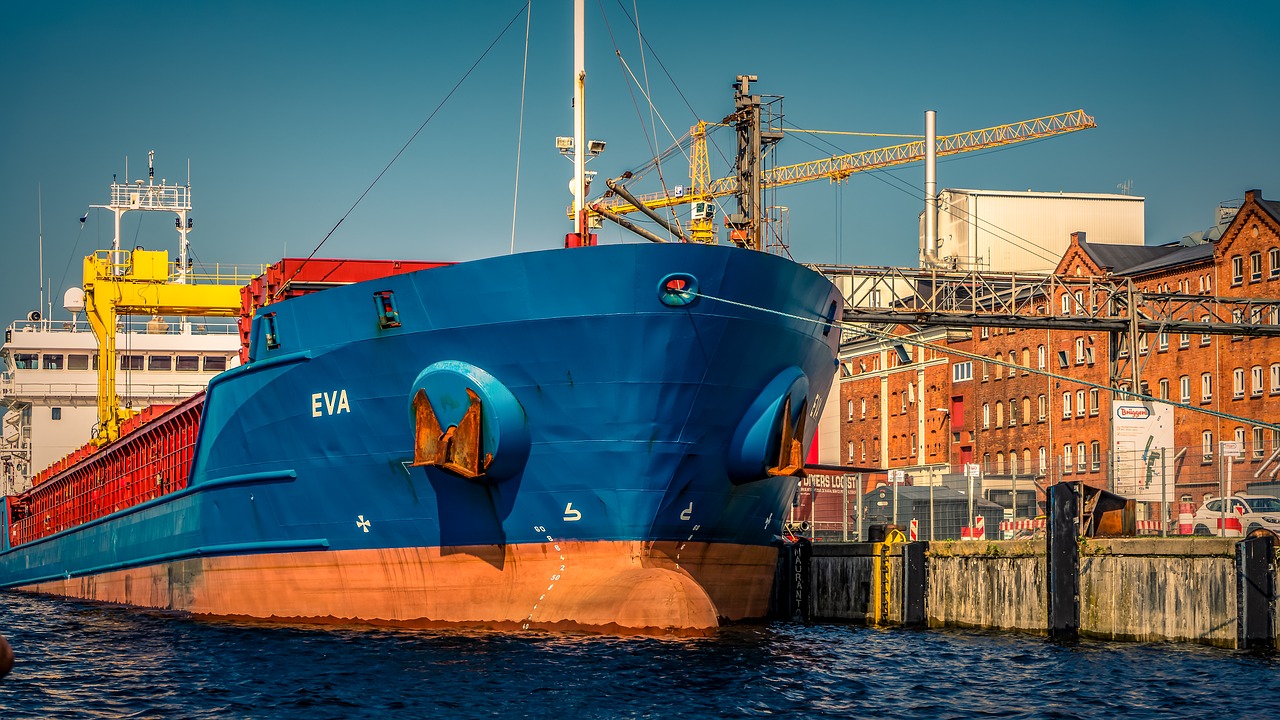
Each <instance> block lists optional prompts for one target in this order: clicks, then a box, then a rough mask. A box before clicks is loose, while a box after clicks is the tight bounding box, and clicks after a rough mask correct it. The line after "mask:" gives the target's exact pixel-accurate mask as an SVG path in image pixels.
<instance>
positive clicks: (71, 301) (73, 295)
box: [62, 287, 84, 313]
mask: <svg viewBox="0 0 1280 720" xmlns="http://www.w3.org/2000/svg"><path fill="white" fill-rule="evenodd" d="M62 309H64V310H66V311H67V312H71V313H78V312H84V290H82V289H81V288H78V287H72V288H67V291H66V292H65V293H63V294H62Z"/></svg>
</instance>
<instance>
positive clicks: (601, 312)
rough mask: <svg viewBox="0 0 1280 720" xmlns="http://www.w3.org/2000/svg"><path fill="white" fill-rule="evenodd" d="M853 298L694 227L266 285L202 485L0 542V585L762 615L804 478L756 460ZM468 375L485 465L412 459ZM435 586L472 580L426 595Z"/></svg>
mask: <svg viewBox="0 0 1280 720" xmlns="http://www.w3.org/2000/svg"><path fill="white" fill-rule="evenodd" d="M673 275H674V277H676V278H677V279H678V280H679V282H677V283H676V284H674V285H670V286H666V285H663V283H664V282H669V281H670V280H671V278H672V277H673ZM664 287H666V288H667V289H666V290H665V291H664V289H663V288H664ZM673 288H674V289H673ZM681 288H683V289H684V291H681ZM695 288H696V292H689V291H690V290H694V289H695ZM839 305H840V298H839V294H838V291H837V289H836V288H835V287H834V286H833V285H831V283H830V282H828V281H827V280H826V279H825V278H823V277H822V276H821V275H819V274H817V273H815V272H813V271H810V270H808V269H806V268H804V267H802V266H800V265H797V264H795V263H792V262H789V261H786V260H783V259H780V258H777V257H773V256H769V255H766V254H763V253H758V252H752V251H745V250H739V249H734V248H727V247H715V246H701V245H685V244H671V245H613V246H601V247H591V248H582V249H573V250H555V251H547V252H538V253H528V254H522V255H511V256H504V257H498V258H492V259H488V260H481V261H475V262H469V263H462V264H458V265H453V266H448V267H442V268H436V269H431V270H425V271H420V272H416V273H411V274H406V275H397V276H391V277H387V278H384V279H380V280H375V281H370V282H365V283H359V284H355V285H349V286H344V287H337V288H333V289H328V290H325V291H323V292H319V293H315V294H312V295H307V296H304V297H300V298H295V299H292V300H288V301H284V302H280V303H276V304H273V305H269V306H267V307H265V308H263V309H261V310H259V312H258V315H257V317H256V318H255V320H254V328H253V333H252V339H251V344H250V357H251V361H250V362H249V363H248V364H246V365H244V366H242V367H239V368H236V369H233V370H230V371H228V372H226V373H223V374H222V375H220V376H218V377H217V378H215V379H214V381H213V382H212V383H211V384H210V386H209V389H208V393H207V397H206V400H205V407H204V412H203V418H202V421H201V427H200V431H199V433H200V434H199V438H198V440H197V444H196V451H195V458H194V464H193V470H192V474H191V478H190V482H189V484H188V487H187V488H186V489H184V490H182V491H179V492H177V493H174V494H172V495H168V496H165V497H162V498H160V499H158V500H155V501H152V502H149V503H146V504H144V505H140V506H137V507H134V508H131V509H129V510H126V511H123V512H120V513H116V514H114V515H110V516H108V517H105V518H102V519H100V520H97V521H94V522H92V523H88V524H86V525H83V526H80V527H78V528H74V529H72V530H69V531H65V532H63V533H59V534H58V535H54V536H51V537H49V538H45V539H42V540H39V541H36V542H34V543H29V544H27V545H22V546H18V547H15V548H11V549H8V550H7V551H5V552H4V553H2V554H0V585H3V586H5V587H18V588H24V589H30V590H36V591H40V592H53V593H58V594H65V595H70V596H75V597H85V598H90V599H97V600H106V601H111V602H127V603H132V604H138V605H151V606H157V607H166V608H171V609H177V610H186V611H190V612H196V613H204V614H209V615H227V616H251V617H284V618H297V619H325V618H333V619H338V620H342V621H347V620H354V621H361V622H375V623H390V624H435V623H465V624H481V625H490V626H495V627H507V626H512V625H518V626H523V627H528V626H547V627H559V626H564V627H570V626H572V627H585V628H606V629H613V630H617V629H622V630H636V631H646V630H652V629H653V628H655V627H656V628H661V629H666V630H670V629H673V628H674V629H677V630H678V629H682V628H684V629H690V630H694V631H701V630H705V629H706V628H705V627H703V626H706V625H708V623H710V624H711V625H714V623H715V622H717V621H718V620H719V619H725V618H728V619H739V618H742V617H752V616H759V615H762V614H763V613H764V611H765V605H764V603H765V602H766V598H767V593H768V589H769V588H768V584H769V583H770V582H771V578H772V572H773V568H772V558H773V556H774V551H773V548H772V547H771V544H772V542H773V541H774V538H775V536H776V535H778V534H779V533H780V531H781V523H782V520H783V516H784V513H785V510H786V508H787V507H788V506H789V503H790V500H791V497H792V494H793V492H794V490H795V478H794V477H790V476H786V475H780V476H772V475H770V474H769V473H768V471H767V469H768V467H770V466H771V465H773V464H775V461H777V460H778V453H779V451H780V448H781V447H783V444H784V443H785V442H786V439H785V438H784V437H782V436H783V435H784V434H785V433H786V432H788V431H789V430H790V429H792V428H794V429H797V430H798V429H801V428H803V427H804V426H805V422H804V420H802V417H804V418H807V419H808V427H809V428H810V429H809V431H808V432H809V433H811V432H812V428H814V427H815V426H816V418H817V417H818V416H819V414H820V411H821V407H822V404H823V401H824V400H825V397H826V394H827V392H828V390H829V388H830V385H831V382H832V379H833V377H834V371H835V356H836V349H837V342H838V339H839V330H838V329H834V330H833V329H832V325H831V321H832V320H836V319H838V310H836V308H838V307H839ZM467 390H470V391H472V395H473V396H476V397H478V398H479V400H478V401H477V404H478V405H480V406H482V408H483V409H482V411H480V414H481V416H482V422H481V423H480V425H479V428H480V435H481V441H480V445H479V446H480V449H481V450H480V452H481V455H482V458H481V460H480V466H481V467H480V472H479V474H478V476H477V477H475V478H469V479H468V478H466V477H463V476H460V475H459V473H457V472H455V471H453V470H452V469H450V468H449V467H447V466H444V465H442V464H441V463H432V462H431V461H430V460H426V461H425V464H422V462H421V461H423V458H422V457H421V451H419V453H418V455H419V457H418V458H417V460H418V461H420V462H419V464H415V444H416V443H419V441H418V440H416V439H415V438H416V437H418V436H417V435H416V434H415V433H417V432H418V431H417V429H416V424H415V423H421V415H415V405H414V397H415V395H418V394H420V395H421V396H422V397H423V398H425V399H426V401H427V403H428V404H429V405H430V406H431V411H432V413H433V414H434V415H435V416H437V417H438V419H439V421H440V424H441V427H453V426H457V425H459V424H462V422H463V418H464V416H465V414H466V410H467V408H468V404H467V403H468V395H467V394H466V391H467ZM419 391H421V392H420V393H419ZM788 412H790V415H788V414H787V413H788ZM784 426H791V427H790V428H786V427H784ZM805 434H806V435H807V433H805ZM800 439H801V440H802V441H807V440H808V437H804V436H801V438H800ZM802 452H803V449H802ZM544 572H546V573H550V574H549V575H543V574H542V573H544ZM575 573H576V574H575ZM406 576H408V577H407V578H406ZM548 578H552V579H551V580H550V583H549V584H550V585H551V587H550V588H547V589H541V586H542V585H543V583H544V582H547V579H548ZM477 583H480V584H482V585H484V587H479V588H477V587H475V585H476V584H477ZM557 583H559V587H560V588H561V590H560V591H558V592H559V595H560V599H559V600H556V599H555V598H552V600H547V599H546V598H547V596H548V595H556V594H557V591H556V590H555V588H556V586H557ZM574 583H578V584H577V585H575V584H574ZM256 584H265V585H266V586H267V587H270V588H272V590H271V591H270V592H266V593H258V592H257V591H255V590H253V589H251V588H253V587H254V586H255V585H256ZM317 585H327V587H317ZM140 586H144V587H140ZM446 592H447V593H452V594H453V595H455V596H457V597H460V598H462V599H463V602H461V603H458V602H445V603H444V605H441V604H440V602H441V601H440V600H439V598H435V599H433V598H431V597H429V596H430V595H432V594H433V593H435V594H439V593H446ZM530 593H537V594H539V595H542V596H543V597H541V598H539V597H537V595H530ZM259 594H261V597H259ZM227 595H239V596H240V597H238V598H232V597H224V596H227ZM420 596H424V597H420ZM553 600H554V601H555V602H553ZM459 604H461V605H463V606H465V609H459V607H457V606H458V605H459ZM654 605H662V606H667V605H669V606H671V607H672V609H670V610H669V611H667V610H663V611H661V612H658V611H655V610H654V609H653V608H651V607H649V606H654ZM700 605H701V606H703V607H699V606H700ZM445 606H448V607H445ZM531 606H532V608H533V609H532V610H530V607H531ZM640 606H644V607H643V608H642V607H640ZM526 611H528V612H526ZM655 612H656V613H657V614H656V615H655ZM663 613H666V614H665V615H664V614H663ZM708 618H709V620H708ZM694 626H698V627H694Z"/></svg>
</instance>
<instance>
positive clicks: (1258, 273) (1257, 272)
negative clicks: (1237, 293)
mask: <svg viewBox="0 0 1280 720" xmlns="http://www.w3.org/2000/svg"><path fill="white" fill-rule="evenodd" d="M1260 280H1262V253H1260V252H1251V253H1249V281H1250V282H1258V281H1260Z"/></svg>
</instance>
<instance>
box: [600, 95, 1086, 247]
mask: <svg viewBox="0 0 1280 720" xmlns="http://www.w3.org/2000/svg"><path fill="white" fill-rule="evenodd" d="M755 79H756V78H755V77H754V76H740V77H739V84H738V86H737V87H738V91H737V92H736V94H735V100H736V105H737V108H738V109H737V111H736V112H735V113H734V114H733V115H730V116H729V117H727V118H725V120H724V121H723V122H720V123H708V122H705V121H699V122H698V123H697V124H696V125H694V126H693V127H692V128H690V130H689V134H688V135H687V136H686V138H687V140H688V143H689V187H688V188H681V189H680V191H679V192H670V191H665V190H664V191H662V192H655V193H646V194H637V195H634V198H635V199H636V200H637V201H638V202H639V204H641V205H644V206H645V207H646V208H648V209H650V210H659V209H662V208H668V207H674V206H677V205H685V204H692V205H693V209H692V211H691V213H690V230H689V234H688V236H689V239H690V240H692V241H695V242H705V243H713V242H715V241H716V236H715V228H714V217H715V208H714V202H715V200H716V199H717V198H722V197H726V196H729V195H738V196H739V198H740V200H739V204H740V207H742V206H743V204H744V202H743V200H742V199H741V198H742V196H743V195H744V194H746V195H752V194H753V192H752V190H753V189H744V188H743V187H742V180H743V179H744V178H745V177H747V176H748V173H745V172H743V171H742V169H741V168H740V169H739V172H738V173H737V174H734V175H730V176H726V177H722V178H719V179H716V180H712V179H711V166H710V163H709V162H708V156H707V130H708V128H711V127H725V126H736V127H738V128H739V136H740V139H739V142H738V147H739V158H740V159H741V158H742V157H743V156H744V155H746V156H748V157H753V156H752V153H754V158H755V159H758V156H759V153H760V148H761V139H762V136H763V140H764V144H766V145H767V144H768V143H769V142H776V140H777V138H779V137H780V133H778V132H777V131H775V132H774V133H773V134H772V137H770V133H769V132H767V131H765V132H763V133H762V132H761V130H760V127H759V118H760V102H759V96H758V95H757V96H752V95H750V94H749V92H748V91H747V82H748V81H755ZM753 113H754V118H753V117H752V115H753ZM753 120H754V122H755V124H756V125H755V129H754V141H753V140H752V139H751V135H750V133H751V132H752V131H751V129H750V128H749V127H746V126H749V125H750V124H751V122H752V121H753ZM1096 126H1097V125H1096V123H1095V122H1094V119H1093V117H1092V116H1090V115H1087V114H1085V112H1084V110H1074V111H1072V112H1066V113H1059V114H1057V115H1047V116H1045V117H1039V118H1034V119H1031V120H1023V121H1021V122H1015V123H1008V124H1005V125H997V126H995V127H990V128H984V129H981V130H970V131H969V132H963V133H958V134H955V135H940V136H938V137H937V142H936V144H935V147H936V151H937V155H939V156H944V155H955V154H958V153H963V152H972V151H974V150H986V149H990V148H995V147H1000V146H1003V145H1012V144H1014V143H1019V142H1026V141H1028V140H1038V139H1040V138H1047V137H1053V136H1055V135H1062V134H1064V133H1070V132H1075V131H1077V130H1087V129H1089V128H1092V127H1096ZM744 128H745V129H744ZM744 132H746V133H747V139H743V134H744ZM684 140H685V139H684V138H682V140H681V143H678V144H677V146H679V145H681V144H683V142H684ZM744 148H745V149H744ZM925 156H926V148H925V141H924V139H920V140H914V141H912V142H909V143H904V144H901V145H894V146H892V147H885V148H879V149H876V150H864V151H862V152H857V153H849V154H846V155H835V156H832V157H829V158H824V159H821V160H813V161H810V162H804V163H798V164H795V165H783V166H781V167H775V168H771V169H768V170H765V171H763V172H761V173H760V174H759V180H758V188H755V189H754V190H756V191H757V192H758V191H759V190H762V189H768V188H778V187H784V186H787V185H796V184H798V183H804V182H809V181H811V180H821V179H826V180H830V181H832V182H840V181H843V180H844V179H846V178H848V177H849V176H850V175H852V174H854V173H858V172H864V171H867V170H880V169H883V168H888V167H893V166H895V165H904V164H906V163H911V162H916V161H918V160H923V159H924V158H925ZM750 203H755V204H757V205H758V203H759V198H758V195H757V197H756V198H754V199H750V200H748V201H747V203H746V204H748V205H749V204H750ZM589 207H591V208H592V209H593V210H594V209H595V208H600V209H602V210H604V211H608V212H611V213H613V214H615V215H625V214H627V213H632V212H635V211H637V210H639V209H640V208H639V207H637V204H636V203H633V202H630V201H629V200H627V199H626V198H624V197H621V196H619V195H614V194H612V193H610V194H606V196H605V197H604V198H602V199H600V200H598V201H596V202H594V203H591V204H589ZM755 217H759V215H758V213H757V214H756V215H755ZM737 222H738V224H742V223H744V222H745V221H744V220H741V219H740V220H738V221H737ZM726 224H727V225H729V226H730V228H731V230H730V239H731V240H733V241H734V242H738V243H739V244H746V245H749V246H752V247H759V245H758V242H755V243H753V242H751V238H750V234H751V233H752V232H758V228H757V229H754V230H753V229H747V230H742V229H739V230H737V231H735V229H734V225H735V222H734V221H732V220H729V221H728V222H727V223H726ZM757 239H758V238H757Z"/></svg>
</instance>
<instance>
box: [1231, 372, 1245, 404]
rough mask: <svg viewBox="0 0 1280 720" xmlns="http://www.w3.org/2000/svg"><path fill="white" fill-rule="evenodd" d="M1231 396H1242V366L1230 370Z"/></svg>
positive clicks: (1236, 397) (1235, 397) (1238, 397)
mask: <svg viewBox="0 0 1280 720" xmlns="http://www.w3.org/2000/svg"><path fill="white" fill-rule="evenodd" d="M1231 397H1232V398H1234V399H1236V400H1239V399H1240V398H1242V397H1244V368H1236V369H1235V370H1232V371H1231Z"/></svg>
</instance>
